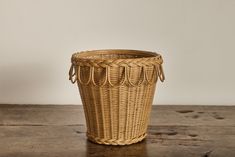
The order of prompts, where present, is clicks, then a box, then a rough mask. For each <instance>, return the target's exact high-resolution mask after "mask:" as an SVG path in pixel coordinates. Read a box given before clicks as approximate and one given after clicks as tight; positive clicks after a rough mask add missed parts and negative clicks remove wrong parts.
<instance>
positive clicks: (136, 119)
mask: <svg viewBox="0 0 235 157" xmlns="http://www.w3.org/2000/svg"><path fill="white" fill-rule="evenodd" d="M71 60H72V66H71V68H70V72H69V75H70V80H71V81H72V82H73V83H75V82H77V84H78V87H79V91H80V95H81V99H82V103H83V106H84V111H85V117H86V124H87V137H88V139H89V140H91V141H93V142H95V143H99V144H107V145H128V144H132V143H136V142H139V141H141V140H143V139H144V138H145V137H146V131H147V125H148V120H149V113H150V111H151V106H152V101H153V96H154V92H155V86H156V82H157V80H158V78H159V79H160V80H161V81H163V80H164V73H163V70H162V66H161V64H162V62H163V60H162V57H161V56H160V55H159V54H156V53H153V52H147V51H138V50H94V51H84V52H80V53H75V54H73V55H72V59H71Z"/></svg>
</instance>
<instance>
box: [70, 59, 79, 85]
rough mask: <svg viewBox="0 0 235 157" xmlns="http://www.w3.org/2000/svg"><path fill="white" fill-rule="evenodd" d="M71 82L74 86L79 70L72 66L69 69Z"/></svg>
mask: <svg viewBox="0 0 235 157" xmlns="http://www.w3.org/2000/svg"><path fill="white" fill-rule="evenodd" d="M69 80H70V81H71V82H72V83H73V84H74V83H75V82H76V81H77V70H76V67H75V66H74V65H73V63H72V64H71V67H70V69H69Z"/></svg>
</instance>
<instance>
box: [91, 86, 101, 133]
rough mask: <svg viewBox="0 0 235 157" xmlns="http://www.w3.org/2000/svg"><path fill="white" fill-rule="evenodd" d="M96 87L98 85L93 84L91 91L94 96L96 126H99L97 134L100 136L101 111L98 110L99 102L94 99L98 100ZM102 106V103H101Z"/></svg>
mask: <svg viewBox="0 0 235 157" xmlns="http://www.w3.org/2000/svg"><path fill="white" fill-rule="evenodd" d="M94 88H96V87H93V86H91V93H92V97H93V103H92V104H93V105H94V110H95V122H96V127H97V132H96V133H97V136H99V137H100V125H99V124H100V123H99V115H98V114H99V112H98V108H99V107H98V105H97V103H96V101H94V100H96V96H95V94H96V93H95V89H94ZM99 106H100V105H99Z"/></svg>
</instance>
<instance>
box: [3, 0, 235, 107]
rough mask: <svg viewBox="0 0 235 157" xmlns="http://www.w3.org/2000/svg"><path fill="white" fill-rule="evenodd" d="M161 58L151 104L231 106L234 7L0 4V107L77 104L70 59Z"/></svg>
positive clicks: (109, 0)
mask: <svg viewBox="0 0 235 157" xmlns="http://www.w3.org/2000/svg"><path fill="white" fill-rule="evenodd" d="M104 48H126V49H141V50H151V51H157V52H160V53H161V54H162V55H163V57H164V59H165V63H164V68H165V74H166V81H165V82H164V83H163V84H162V83H160V82H159V84H158V92H157V93H156V95H155V100H154V103H155V104H209V105H212V104H215V105H222V104H223V105H233V104H235V72H234V71H235V70H234V68H235V61H234V57H235V1H234V0H97V1H95V0H0V103H17V104H19V103H20V104H24V103H26V104H29V103H30V104H81V101H80V98H79V96H78V90H77V87H76V86H75V85H72V84H71V83H70V82H69V81H68V69H69V66H70V56H71V54H72V53H73V52H75V51H81V50H87V49H89V50H90V49H104Z"/></svg>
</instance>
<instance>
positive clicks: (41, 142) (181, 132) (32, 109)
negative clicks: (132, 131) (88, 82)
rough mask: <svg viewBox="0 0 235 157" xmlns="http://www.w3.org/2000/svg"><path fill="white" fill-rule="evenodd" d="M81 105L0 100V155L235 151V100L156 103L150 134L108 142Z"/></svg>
mask: <svg viewBox="0 0 235 157" xmlns="http://www.w3.org/2000/svg"><path fill="white" fill-rule="evenodd" d="M85 131H86V128H85V118H84V114H83V109H82V107H81V106H73V105H69V106H67V105H66V106H64V105H61V106H60V105H44V106H40V105H0V157H119V156H120V157H135V156H140V157H235V106H230V107H222V106H154V107H153V110H152V115H151V122H150V125H149V130H148V136H147V139H146V140H144V141H143V142H140V143H137V144H133V145H130V146H104V145H98V144H94V143H91V142H89V141H87V140H86V136H85Z"/></svg>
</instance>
